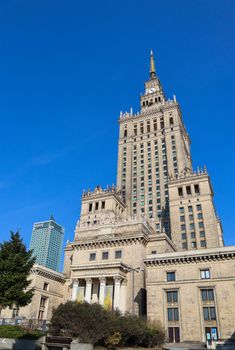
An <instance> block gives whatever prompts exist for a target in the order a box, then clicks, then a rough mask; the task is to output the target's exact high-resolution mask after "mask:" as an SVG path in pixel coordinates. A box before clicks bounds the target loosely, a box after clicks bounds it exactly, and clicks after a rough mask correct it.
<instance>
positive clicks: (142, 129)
mask: <svg viewBox="0 0 235 350" xmlns="http://www.w3.org/2000/svg"><path fill="white" fill-rule="evenodd" d="M140 133H141V134H143V133H144V124H143V123H140Z"/></svg>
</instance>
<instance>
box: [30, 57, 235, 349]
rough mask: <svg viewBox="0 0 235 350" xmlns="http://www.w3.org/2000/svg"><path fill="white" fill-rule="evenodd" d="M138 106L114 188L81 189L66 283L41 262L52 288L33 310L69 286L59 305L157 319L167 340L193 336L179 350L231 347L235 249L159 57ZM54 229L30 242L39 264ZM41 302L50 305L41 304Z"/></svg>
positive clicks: (129, 117) (123, 121)
mask: <svg viewBox="0 0 235 350" xmlns="http://www.w3.org/2000/svg"><path fill="white" fill-rule="evenodd" d="M140 103H141V108H140V112H139V113H137V114H133V113H132V112H131V113H124V114H121V116H120V119H119V123H120V136H119V154H118V175H117V187H115V186H114V185H113V186H107V188H102V187H101V186H96V187H95V188H94V189H93V190H90V189H89V190H88V191H84V192H83V194H82V200H81V212H80V217H79V220H78V221H77V225H76V228H75V234H74V239H73V241H72V242H69V241H68V242H67V244H66V248H65V260H64V271H63V273H64V280H63V279H62V278H61V276H60V275H61V274H58V273H56V274H52V273H51V272H50V273H48V271H45V268H44V271H42V269H41V267H35V268H34V271H35V272H34V273H35V276H34V277H33V280H34V282H35V285H36V286H45V287H46V288H44V287H43V290H42V291H41V292H39V290H40V289H39V288H37V293H38V295H37V298H35V299H34V300H35V301H33V304H34V305H33V309H34V310H38V315H40V317H45V314H46V311H47V310H49V311H48V312H49V315H50V314H51V310H52V308H53V306H55V305H58V304H59V303H60V302H61V299H62V297H61V294H60V293H57V292H56V293H54V292H52V293H51V291H53V290H56V289H58V291H59V290H60V289H59V288H63V301H68V300H72V301H74V302H76V301H77V302H82V301H84V300H85V301H86V302H89V303H99V304H100V305H102V306H103V307H104V308H106V309H118V310H119V311H120V312H121V313H125V312H128V313H132V314H133V315H144V316H147V319H148V320H149V321H151V322H154V323H155V322H159V321H160V322H161V324H162V326H163V327H164V329H165V331H166V341H169V342H170V343H173V342H190V343H187V344H185V346H181V347H183V348H189V347H190V348H191V345H192V342H197V348H198V349H199V348H201V345H203V347H204V344H202V343H201V342H203V343H204V342H205V341H212V340H213V341H217V340H218V339H220V340H221V339H222V340H223V341H226V346H227V345H228V343H230V342H231V341H233V338H234V324H235V315H234V313H232V312H231V310H234V309H235V289H234V286H235V269H234V267H235V247H234V246H230V247H224V246H223V235H222V230H221V226H220V221H219V219H218V218H217V216H216V213H215V209H214V204H213V191H212V187H211V183H210V179H209V176H208V174H207V171H206V169H198V170H197V171H194V170H193V168H192V162H191V155H190V140H189V136H188V134H187V132H186V130H185V126H184V123H183V121H182V116H181V111H180V107H179V104H178V102H177V101H176V98H173V100H168V99H166V97H165V95H164V92H163V88H162V85H161V83H160V80H159V78H158V77H157V74H156V69H155V64H154V57H153V53H151V57H150V77H149V80H148V81H147V82H146V83H145V93H144V94H143V95H142V96H141V98H140ZM84 172H86V169H84ZM55 225H56V224H55V222H54V220H53V218H52V220H49V222H42V223H38V224H35V225H34V232H33V238H32V245H31V247H35V250H37V252H38V257H39V258H40V259H41V260H40V261H38V263H39V264H42V263H43V264H44V260H43V259H44V258H45V257H46V254H47V253H46V252H47V248H46V247H48V245H50V242H51V244H52V248H53V254H54V252H55V251H56V248H55V247H56V245H57V242H56V239H57V238H58V237H61V236H62V233H60V228H59V232H58V233H59V235H57V234H56V233H55V232H54V231H53V232H54V236H50V232H49V231H50V230H49V227H52V228H53V229H54V228H56V227H57V226H55ZM44 229H45V230H44ZM49 237H51V239H49ZM58 239H59V238H58ZM33 244H34V245H33ZM44 244H45V247H44ZM57 247H59V243H58V245H57ZM58 251H59V249H58ZM51 256H52V255H51ZM48 267H50V268H51V265H50V266H48ZM42 277H43V278H45V277H46V278H47V280H46V281H45V282H44V284H43V283H42ZM36 282H37V284H36ZM57 286H58V287H57ZM53 288H54V289H53ZM45 290H47V291H48V294H46V295H47V298H48V299H47V301H45V296H46V295H45ZM40 298H41V299H40ZM37 300H42V301H43V300H44V301H43V302H42V304H41V302H40V304H39V305H38V306H37ZM45 303H47V304H45ZM44 308H45V309H44ZM31 310H32V307H29V308H28V314H30V312H31ZM44 310H45V312H44ZM42 312H43V316H41V315H42ZM24 315H27V313H25V314H24ZM234 342H235V339H234ZM233 345H234V343H233ZM231 349H232V348H231Z"/></svg>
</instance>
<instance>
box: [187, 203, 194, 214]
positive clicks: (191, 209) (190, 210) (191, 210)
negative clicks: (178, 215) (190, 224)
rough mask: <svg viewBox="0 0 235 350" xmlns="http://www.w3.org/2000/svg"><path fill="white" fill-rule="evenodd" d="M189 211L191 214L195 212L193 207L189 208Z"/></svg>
mask: <svg viewBox="0 0 235 350" xmlns="http://www.w3.org/2000/svg"><path fill="white" fill-rule="evenodd" d="M188 211H189V212H190V213H192V212H193V207H192V206H191V205H190V206H189V207H188Z"/></svg>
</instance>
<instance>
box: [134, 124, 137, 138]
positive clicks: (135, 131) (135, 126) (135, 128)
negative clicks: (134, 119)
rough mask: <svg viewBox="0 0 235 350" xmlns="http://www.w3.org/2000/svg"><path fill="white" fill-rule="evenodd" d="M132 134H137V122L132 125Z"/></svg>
mask: <svg viewBox="0 0 235 350" xmlns="http://www.w3.org/2000/svg"><path fill="white" fill-rule="evenodd" d="M134 135H135V136H136V135H137V124H135V125H134Z"/></svg>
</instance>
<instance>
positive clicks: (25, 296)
mask: <svg viewBox="0 0 235 350" xmlns="http://www.w3.org/2000/svg"><path fill="white" fill-rule="evenodd" d="M34 263H35V258H33V257H32V251H31V250H29V251H27V249H26V246H25V245H24V243H23V241H22V239H21V238H20V234H19V232H16V233H14V232H12V231H11V238H10V240H9V241H7V242H4V243H1V244H0V276H1V277H0V291H1V293H0V313H1V309H2V308H5V307H7V306H9V307H12V306H15V307H16V308H18V307H20V306H26V305H27V304H29V303H30V301H31V299H32V297H33V289H32V288H31V289H28V290H27V287H28V286H29V285H30V283H31V281H30V280H28V276H29V274H30V270H31V268H32V267H33V264H34Z"/></svg>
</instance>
